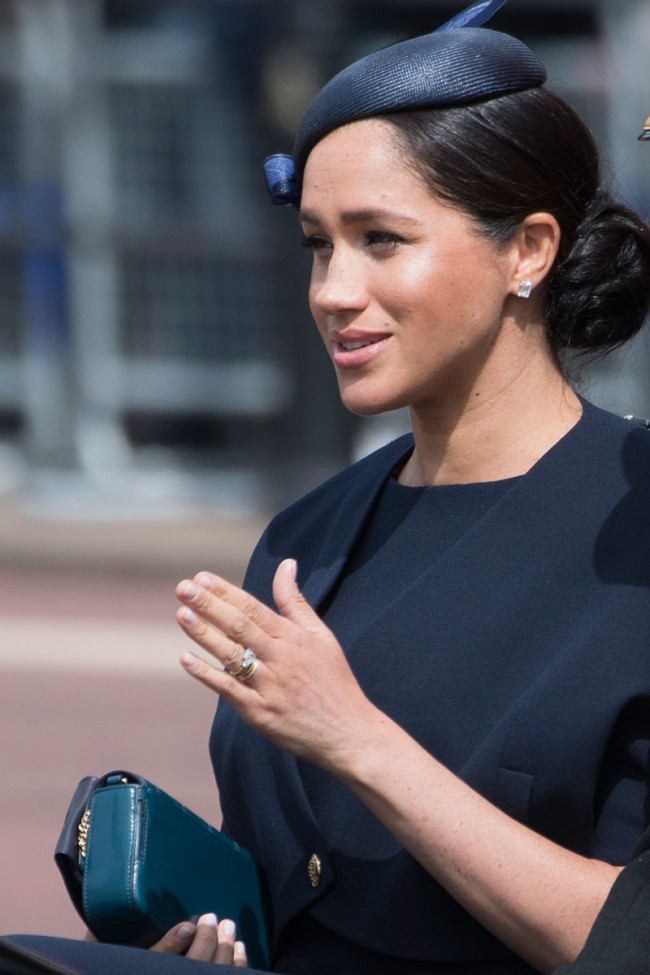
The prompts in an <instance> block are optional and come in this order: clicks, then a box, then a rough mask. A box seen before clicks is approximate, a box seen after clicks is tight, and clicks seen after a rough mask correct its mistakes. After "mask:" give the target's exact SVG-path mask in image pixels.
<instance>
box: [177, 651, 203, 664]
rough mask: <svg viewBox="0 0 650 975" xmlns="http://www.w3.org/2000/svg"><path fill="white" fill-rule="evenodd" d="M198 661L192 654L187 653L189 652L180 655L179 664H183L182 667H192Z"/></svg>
mask: <svg viewBox="0 0 650 975" xmlns="http://www.w3.org/2000/svg"><path fill="white" fill-rule="evenodd" d="M198 659H199V658H198V657H195V656H194V654H193V653H190V652H189V650H187V651H186V652H185V653H184V654H182V655H181V663H182V664H183V667H193V666H194V664H195V663H196V662H197V660H198Z"/></svg>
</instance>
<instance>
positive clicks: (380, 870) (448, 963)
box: [178, 27, 650, 975]
mask: <svg viewBox="0 0 650 975" xmlns="http://www.w3.org/2000/svg"><path fill="white" fill-rule="evenodd" d="M543 82H544V71H543V68H542V66H541V65H540V63H539V61H538V60H537V59H536V58H535V56H534V55H533V54H532V53H531V52H530V51H529V50H528V48H526V47H525V46H524V45H523V44H520V43H519V42H518V41H516V40H514V39H513V38H510V37H506V36H504V35H501V34H497V33H494V32H492V31H487V30H483V29H480V28H475V27H474V28H469V29H467V28H464V29H456V28H452V29H450V30H446V31H442V32H436V33H434V34H432V35H430V36H429V37H427V38H418V39H416V40H415V41H409V42H406V43H404V44H400V45H396V46H395V47H393V48H389V49H387V50H386V51H382V52H379V53H378V54H376V55H372V56H370V57H369V58H366V59H364V60H363V61H361V62H358V63H357V64H355V65H353V66H352V67H351V68H348V69H346V71H344V72H342V74H341V75H339V76H337V78H335V79H334V80H333V81H332V82H330V84H329V85H328V86H326V87H325V89H324V90H323V91H322V92H321V93H320V94H319V95H318V96H317V98H316V99H315V101H314V102H313V103H312V105H311V106H310V108H309V109H308V111H307V114H306V116H305V119H304V121H303V124H302V126H301V128H300V131H299V134H298V137H297V140H296V144H295V147H294V153H293V159H290V158H288V157H280V159H279V160H278V159H274V160H273V161H272V162H271V164H270V166H269V168H268V171H269V173H270V176H269V180H270V189H271V193H272V196H273V197H274V198H275V201H276V202H284V203H290V204H292V205H294V206H297V207H299V212H300V222H301V228H302V232H303V236H304V242H305V244H306V246H307V247H308V248H309V249H310V250H311V251H312V258H313V269H312V276H311V285H310V305H311V310H312V313H313V317H314V319H315V321H316V324H317V327H318V329H319V331H320V334H321V336H322V338H323V341H324V343H325V346H326V349H327V351H328V353H329V355H330V356H331V359H332V361H333V364H334V368H335V371H336V375H337V380H338V384H339V388H340V393H341V397H342V400H343V402H344V404H345V405H346V406H347V407H348V408H349V409H351V410H352V411H354V412H355V413H359V414H362V415H371V414H376V413H379V412H382V411H385V410H392V409H396V408H401V407H408V410H409V413H410V417H411V422H412V429H413V436H412V438H411V437H405V438H402V439H400V440H398V441H397V442H395V443H392V444H390V445H388V446H387V447H385V448H383V449H382V450H380V451H379V452H377V453H376V454H373V455H372V456H370V457H369V458H366V459H364V460H363V461H361V462H360V463H359V464H356V465H354V466H353V467H352V468H350V469H348V470H346V471H344V472H343V473H342V474H340V475H338V476H337V477H335V478H333V479H332V480H330V481H328V482H327V483H326V484H325V485H323V486H322V487H320V488H318V489H317V490H316V491H314V492H312V493H311V494H310V495H309V496H307V497H306V498H304V499H302V500H301V501H299V502H297V503H296V504H295V505H293V506H292V507H290V508H289V509H288V510H287V511H285V512H284V513H282V514H281V515H280V516H278V518H276V519H275V520H274V521H273V522H272V524H271V526H270V527H269V529H268V531H267V532H266V534H265V535H264V537H263V538H262V540H261V542H260V544H259V546H258V548H257V550H256V552H255V553H254V555H253V558H252V561H251V565H250V568H249V572H248V575H247V578H246V580H245V584H244V590H240V589H238V588H237V587H234V586H232V585H230V584H228V583H227V582H226V581H224V580H222V579H219V578H217V577H215V576H214V575H212V574H210V573H209V572H203V573H200V574H199V575H197V576H196V577H195V578H194V579H193V580H191V581H190V580H186V581H185V582H183V583H182V584H181V585H180V586H179V588H178V597H179V599H180V600H181V602H182V603H183V604H184V605H183V608H181V609H180V610H179V616H178V619H179V622H180V624H181V626H182V627H183V629H184V630H185V632H186V633H187V634H188V635H189V636H190V637H191V638H192V639H193V640H194V641H195V642H196V643H197V644H198V645H199V646H200V647H202V648H203V649H204V650H205V651H207V658H200V657H197V656H196V655H194V654H192V653H189V652H188V653H186V654H185V655H184V657H183V660H182V662H183V665H184V666H185V668H186V669H187V671H188V672H189V673H190V674H191V675H192V676H193V677H195V678H197V679H198V680H200V681H202V682H203V683H204V684H205V685H206V686H207V687H209V688H211V689H212V690H213V691H215V692H216V693H217V694H219V695H220V698H221V703H220V706H219V709H218V712H217V717H216V720H215V725H214V730H213V736H212V740H211V749H212V757H213V762H214V766H215V772H216V775H217V780H218V783H219V787H220V792H221V799H222V807H223V811H224V828H225V829H226V830H227V831H228V832H229V833H230V834H231V835H232V836H233V837H234V838H235V839H236V840H237V841H238V842H240V843H242V844H243V845H245V846H247V847H248V848H249V849H250V850H252V852H253V853H254V854H255V855H256V856H257V857H258V858H259V859H260V860H261V862H262V863H263V864H264V865H265V867H266V869H267V873H268V877H269V882H270V886H271V892H272V897H273V903H274V907H275V930H276V938H277V942H276V947H277V950H276V962H275V964H276V968H277V970H279V971H284V972H296V973H298V972H305V973H309V975H317V973H321V972H331V971H333V970H335V971H341V972H348V971H349V972H373V973H375V975H376V973H393V972H394V973H397V972H399V973H400V975H401V973H407V972H427V973H429V972H436V973H437V972H452V971H453V972H462V973H463V975H475V973H487V972H500V973H501V972H504V973H505V972H513V973H514V972H516V973H524V972H531V971H542V972H550V971H552V970H554V969H555V968H556V967H557V966H559V965H562V964H565V963H567V962H570V961H571V960H572V959H574V958H575V957H576V955H577V954H578V952H579V951H580V949H581V947H582V945H583V944H584V941H585V938H586V936H587V933H588V931H589V929H590V927H591V925H592V923H593V921H594V918H595V917H596V914H597V913H598V911H599V909H600V907H601V906H602V904H603V902H604V901H605V899H606V897H607V894H608V891H609V890H610V888H611V886H612V884H613V882H614V880H615V878H616V876H617V874H618V872H619V870H620V866H621V865H622V864H624V863H625V862H626V861H627V860H628V859H629V857H630V855H631V853H632V850H633V848H634V846H635V844H636V842H637V840H638V838H639V836H640V835H641V833H642V832H643V829H644V828H645V826H646V821H647V811H646V810H647V806H648V801H647V772H648V769H647V765H648V761H647V756H648V742H649V741H650V707H649V703H650V702H649V698H650V668H649V665H648V659H649V658H648V643H649V634H650V601H649V600H648V598H647V597H648V594H647V588H648V585H649V584H650V561H649V559H648V554H647V545H646V542H645V539H646V538H647V537H648V536H647V531H648V529H649V528H650V524H649V517H648V514H647V511H646V503H645V499H646V498H647V496H648V494H647V492H648V489H650V437H649V436H648V433H647V431H646V430H644V429H642V428H640V427H638V426H635V425H633V424H630V423H629V422H627V421H624V420H619V419H617V418H614V417H612V416H610V415H609V414H606V413H603V412H602V411H600V410H597V409H596V408H594V407H593V406H590V405H589V404H588V403H586V402H585V401H584V400H582V399H581V398H580V397H579V396H578V395H577V394H576V392H575V391H574V389H573V388H572V386H571V384H570V382H569V379H568V376H567V371H566V366H565V360H566V358H567V352H570V351H572V350H578V351H583V350H590V351H594V352H598V353H602V352H604V351H607V350H608V349H610V348H612V347H614V346H616V345H619V344H620V343H621V342H624V341H626V340H627V339H629V338H630V337H631V336H632V335H633V334H635V333H636V332H637V331H638V329H639V328H640V327H641V325H642V323H643V320H644V317H645V314H646V311H647V306H648V298H649V295H650V243H649V236H648V231H647V228H646V227H645V226H644V224H643V223H642V222H641V221H640V219H639V218H638V217H637V216H636V215H635V214H633V213H632V212H630V211H629V210H628V209H627V208H625V207H623V206H621V205H619V204H617V203H615V202H613V201H612V200H611V199H610V198H609V196H608V195H607V194H606V192H604V191H603V190H602V189H601V187H600V184H599V173H598V163H597V157H596V151H595V149H594V145H593V142H592V139H591V137H590V136H589V134H588V132H587V131H586V130H585V128H584V126H583V125H582V123H581V122H580V121H579V119H577V118H576V116H575V114H574V113H573V111H572V110H571V109H569V108H568V106H566V104H565V103H564V102H563V101H562V100H561V99H559V98H558V97H557V96H555V95H554V94H552V93H551V92H550V91H547V90H546V89H545V88H544V87H543ZM296 573H297V579H296ZM222 667H223V668H225V670H224V669H222ZM242 719H243V720H242Z"/></svg>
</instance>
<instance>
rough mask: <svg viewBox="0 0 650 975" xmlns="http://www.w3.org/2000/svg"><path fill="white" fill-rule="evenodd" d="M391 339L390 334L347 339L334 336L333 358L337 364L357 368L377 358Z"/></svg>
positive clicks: (347, 367) (342, 366)
mask: <svg viewBox="0 0 650 975" xmlns="http://www.w3.org/2000/svg"><path fill="white" fill-rule="evenodd" d="M389 341H390V335H386V334H383V335H375V336H372V337H370V336H363V337H361V336H359V337H354V338H352V337H350V338H347V337H346V338H345V339H337V338H336V337H335V338H334V351H333V355H332V358H333V360H334V364H335V365H336V366H340V367H341V368H343V369H357V368H358V367H359V366H364V365H365V364H366V363H367V362H371V361H372V360H373V359H375V358H376V357H377V356H378V355H379V353H380V352H381V351H382V350H383V349H384V348H385V346H386V345H387V344H388V342H389Z"/></svg>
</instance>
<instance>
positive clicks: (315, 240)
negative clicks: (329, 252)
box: [300, 234, 332, 251]
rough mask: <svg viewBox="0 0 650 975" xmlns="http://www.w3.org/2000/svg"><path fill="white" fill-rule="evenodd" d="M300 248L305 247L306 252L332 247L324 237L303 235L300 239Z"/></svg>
mask: <svg viewBox="0 0 650 975" xmlns="http://www.w3.org/2000/svg"><path fill="white" fill-rule="evenodd" d="M300 246H301V247H305V248H306V249H307V250H308V251H320V250H324V249H325V248H328V247H331V246H332V245H331V244H330V242H329V240H327V238H326V237H316V236H313V237H307V236H306V235H305V234H303V235H302V236H301V238H300Z"/></svg>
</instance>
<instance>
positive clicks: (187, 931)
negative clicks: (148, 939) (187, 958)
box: [150, 921, 196, 955]
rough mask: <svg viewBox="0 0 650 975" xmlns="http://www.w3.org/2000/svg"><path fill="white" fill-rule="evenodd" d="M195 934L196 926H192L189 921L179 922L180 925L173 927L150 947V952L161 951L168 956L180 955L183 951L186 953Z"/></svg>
mask: <svg viewBox="0 0 650 975" xmlns="http://www.w3.org/2000/svg"><path fill="white" fill-rule="evenodd" d="M195 934H196V924H192V923H191V922H190V921H181V923H180V924H176V925H174V927H173V928H171V929H170V930H169V931H168V932H167V933H166V934H164V935H163V936H162V938H161V939H160V941H157V942H156V944H155V945H152V946H151V949H150V950H151V951H162V952H165V953H166V954H168V955H180V954H181V953H182V952H183V951H187V949H188V947H189V946H190V945H191V944H192V942H193V940H194V936H195Z"/></svg>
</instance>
